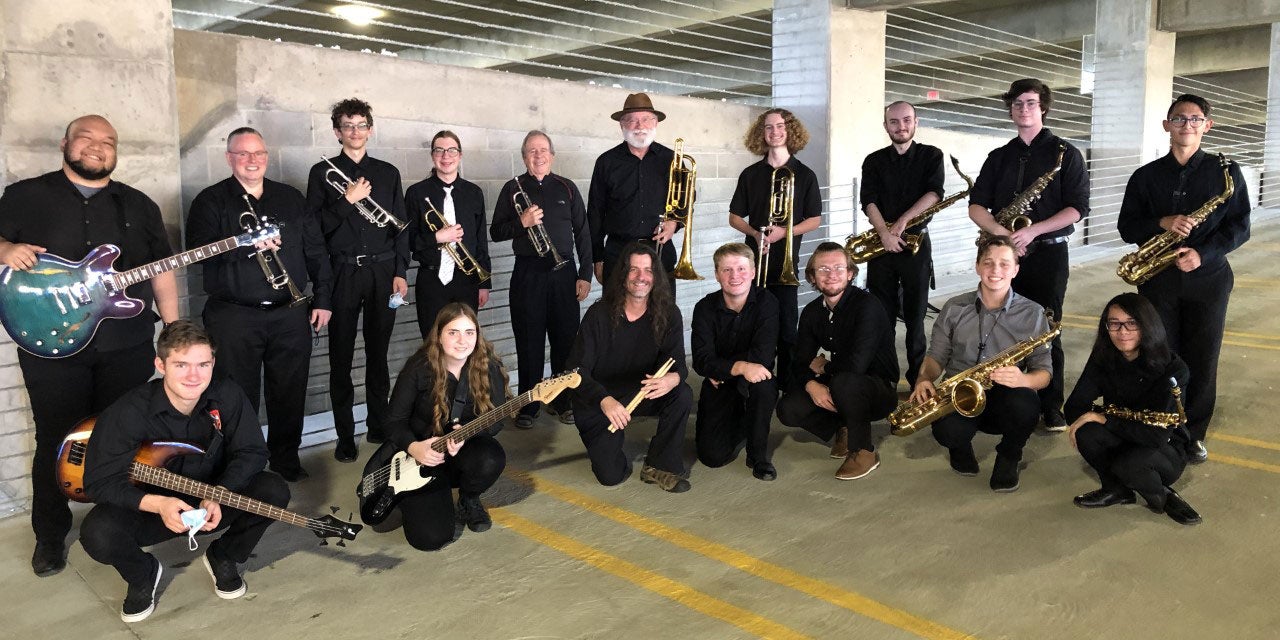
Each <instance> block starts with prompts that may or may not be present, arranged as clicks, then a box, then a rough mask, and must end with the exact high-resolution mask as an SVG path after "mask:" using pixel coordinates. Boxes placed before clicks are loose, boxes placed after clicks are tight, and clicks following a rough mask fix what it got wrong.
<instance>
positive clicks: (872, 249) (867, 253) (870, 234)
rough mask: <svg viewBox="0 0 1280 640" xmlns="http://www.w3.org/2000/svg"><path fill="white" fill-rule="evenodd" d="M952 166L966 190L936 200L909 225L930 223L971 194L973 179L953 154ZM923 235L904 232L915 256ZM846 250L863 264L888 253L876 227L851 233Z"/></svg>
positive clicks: (845, 246) (845, 240)
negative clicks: (961, 168)
mask: <svg viewBox="0 0 1280 640" xmlns="http://www.w3.org/2000/svg"><path fill="white" fill-rule="evenodd" d="M951 166H953V167H955V169H956V173H958V174H960V177H961V178H964V181H965V184H967V185H969V186H968V187H967V188H965V190H964V191H961V192H960V193H957V194H955V195H952V196H948V197H947V198H946V199H945V200H941V201H939V202H936V203H934V205H933V206H931V207H929V208H928V209H925V210H924V211H921V212H920V213H919V214H917V215H916V217H915V218H912V220H911V221H910V222H909V223H907V226H908V227H914V226H916V225H921V224H928V223H929V221H930V220H932V219H933V216H935V215H937V213H938V212H939V211H942V210H943V209H946V208H947V207H949V206H951V205H953V204H955V203H956V202H958V201H960V199H961V198H964V197H965V196H967V195H969V191H971V190H972V189H973V180H970V179H969V176H966V175H965V174H964V172H963V171H961V170H960V161H959V160H956V157H955V156H951ZM923 237H924V234H920V233H907V234H903V236H902V240H903V241H904V242H906V243H907V248H908V249H910V250H911V255H913V256H914V255H915V254H916V253H917V252H919V251H920V241H921V239H922V238H923ZM844 250H845V252H846V253H848V254H849V257H850V258H852V259H853V262H854V264H861V263H863V262H867V261H868V260H873V259H875V258H879V257H880V256H882V255H884V254H886V253H888V251H886V250H885V248H884V241H882V240H881V239H880V234H879V233H878V232H877V231H876V230H875V229H867V230H866V231H863V232H862V233H855V234H850V235H849V237H847V238H845V239H844Z"/></svg>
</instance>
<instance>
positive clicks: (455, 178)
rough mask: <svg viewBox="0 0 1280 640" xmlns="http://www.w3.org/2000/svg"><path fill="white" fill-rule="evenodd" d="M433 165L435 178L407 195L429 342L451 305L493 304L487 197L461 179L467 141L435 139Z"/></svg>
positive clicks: (417, 288)
mask: <svg viewBox="0 0 1280 640" xmlns="http://www.w3.org/2000/svg"><path fill="white" fill-rule="evenodd" d="M431 162H432V163H434V165H435V168H433V169H432V170H431V175H429V176H427V178H426V179H425V180H423V181H421V182H418V183H415V184H414V185H412V186H410V187H409V190H408V191H406V192H405V194H404V200H405V208H406V209H407V210H408V213H409V231H408V233H407V234H406V235H408V236H409V249H410V252H411V253H412V255H413V257H414V259H415V260H417V261H418V280H417V282H415V283H414V294H415V295H416V296H417V302H418V331H419V332H421V333H422V339H423V340H425V339H426V338H427V336H428V335H429V334H430V333H431V328H432V327H433V326H435V323H436V314H438V313H440V309H442V308H444V306H445V305H446V304H449V303H450V302H461V303H463V304H466V305H470V306H471V308H472V309H477V310H478V309H479V308H480V307H483V306H484V305H485V304H487V303H488V302H489V287H490V285H489V282H490V279H489V273H490V263H489V242H488V240H487V239H486V238H485V235H484V228H485V219H484V191H481V190H480V187H479V186H477V185H476V184H475V183H474V182H469V181H467V180H464V179H462V178H461V177H460V176H459V175H458V169H459V167H460V165H461V164H462V141H461V140H459V139H458V136H457V134H455V133H454V132H452V131H440V132H438V133H436V135H435V136H433V137H432V138H431ZM433 229H434V230H433ZM446 246H451V250H450V249H446V248H445V247H446ZM455 256H456V258H455ZM459 259H461V260H462V262H463V264H458V260H459Z"/></svg>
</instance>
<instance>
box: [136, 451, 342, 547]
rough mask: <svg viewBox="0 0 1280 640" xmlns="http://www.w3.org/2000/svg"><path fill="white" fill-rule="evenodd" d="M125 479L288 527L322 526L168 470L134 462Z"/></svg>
mask: <svg viewBox="0 0 1280 640" xmlns="http://www.w3.org/2000/svg"><path fill="white" fill-rule="evenodd" d="M129 479H130V480H134V481H136V482H142V483H145V484H149V485H153V486H157V487H160V488H162V489H169V490H170V491H177V492H178V493H182V494H186V495H189V496H195V497H197V498H200V499H202V500H212V501H213V502H216V503H218V504H220V505H222V506H225V507H231V508H233V509H239V510H241V511H245V512H248V513H252V514H254V515H259V516H263V517H265V518H271V519H272V520H279V521H280V522H284V523H286V524H291V525H294V526H297V527H303V528H305V529H311V530H313V531H315V530H317V529H316V527H317V526H321V527H322V526H323V525H321V523H319V522H317V521H315V520H313V519H311V518H307V517H305V516H300V515H298V514H296V513H294V512H292V511H289V510H286V509H282V508H280V507H277V506H275V505H272V504H267V503H265V502H262V501H260V500H254V499H253V498H247V497H245V496H242V495H240V494H237V493H232V492H231V491H228V490H226V489H224V488H222V487H215V486H213V485H211V484H207V483H204V482H200V481H198V480H192V479H191V478H187V477H184V476H180V475H178V474H176V473H174V472H172V471H169V470H168V469H161V468H160V467H153V466H151V465H146V464H142V463H141V462H134V463H133V466H132V467H130V468H129Z"/></svg>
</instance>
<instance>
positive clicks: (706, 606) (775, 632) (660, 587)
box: [489, 508, 809, 640]
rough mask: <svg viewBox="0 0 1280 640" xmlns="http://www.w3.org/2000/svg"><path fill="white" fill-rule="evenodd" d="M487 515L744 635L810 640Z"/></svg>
mask: <svg viewBox="0 0 1280 640" xmlns="http://www.w3.org/2000/svg"><path fill="white" fill-rule="evenodd" d="M489 513H490V514H491V516H492V517H493V520H494V521H495V522H497V523H498V524H501V525H502V526H504V527H506V528H508V529H511V530H512V531H515V532H516V533H519V534H520V535H522V536H525V537H526V538H530V539H532V540H534V541H535V542H538V543H541V544H544V545H546V546H548V547H551V548H552V549H555V550H556V551H559V552H561V553H563V554H565V555H568V556H570V557H573V558H576V559H578V560H581V561H582V562H585V563H587V564H589V565H591V566H593V567H595V568H597V569H600V570H601V571H604V572H606V573H610V574H613V575H615V576H617V577H619V578H622V579H623V580H626V581H628V582H631V583H632V584H635V585H637V586H640V587H643V588H645V589H648V590H649V591H652V592H654V593H656V594H658V595H660V596H662V597H664V598H670V599H671V600H674V601H676V602H678V603H680V604H682V605H684V606H686V607H689V608H690V609H693V610H694V611H697V612H698V613H701V614H703V615H707V616H710V617H712V618H716V619H717V620H722V621H724V622H727V623H729V624H731V625H733V626H735V627H738V628H739V629H742V630H743V631H746V632H747V633H750V634H753V635H756V636H759V637H761V638H795V639H797V640H800V639H804V638H808V637H809V636H806V635H804V634H803V633H800V632H799V631H796V630H795V629H792V628H790V627H787V626H783V625H781V624H778V623H776V622H774V621H772V620H769V619H768V618H765V617H763V616H760V615H759V614H756V613H752V612H750V611H747V610H746V609H743V608H742V607H737V606H734V605H732V604H729V603H728V602H725V601H724V600H720V599H718V598H714V597H712V596H709V595H707V594H705V593H703V592H701V591H698V590H697V589H694V588H692V587H690V586H688V585H686V584H683V583H680V582H676V581H675V580H672V579H670V578H667V577H665V576H662V575H660V574H657V573H654V572H653V571H649V570H648V569H645V568H643V567H641V566H639V565H636V564H633V563H631V562H627V561H626V560H623V559H622V558H619V557H617V556H614V555H610V554H608V553H605V552H603V551H600V550H599V549H596V548H595V547H591V546H588V545H585V544H583V543H581V542H578V541H577V540H574V539H573V538H570V537H568V536H565V535H563V534H560V533H557V532H555V531H552V530H551V529H548V528H546V527H544V526H542V525H540V524H537V523H535V522H533V521H531V520H527V519H525V518H522V517H520V516H518V515H516V514H514V513H511V512H510V511H508V509H507V508H501V509H493V510H492V511H490V512H489Z"/></svg>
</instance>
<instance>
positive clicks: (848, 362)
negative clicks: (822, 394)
mask: <svg viewBox="0 0 1280 640" xmlns="http://www.w3.org/2000/svg"><path fill="white" fill-rule="evenodd" d="M819 348H822V349H826V351H827V353H830V354H831V356H830V357H829V358H827V360H828V362H827V368H826V372H825V373H824V374H823V375H821V376H818V375H815V374H814V373H813V370H812V369H810V368H809V364H810V363H812V362H813V359H814V358H815V357H817V355H818V349H819ZM793 366H794V367H795V369H794V373H793V375H794V376H795V377H794V380H795V381H796V386H797V388H803V387H804V385H805V384H807V383H808V382H809V381H810V380H817V381H818V382H821V383H823V384H827V381H828V380H830V379H831V376H833V375H835V374H837V373H860V374H866V375H869V376H873V377H876V378H880V379H881V380H884V381H885V382H886V383H888V384H891V385H896V384H897V383H898V356H897V354H896V353H894V350H893V327H892V326H890V325H889V316H888V314H887V313H885V311H884V307H883V306H881V304H880V301H879V300H877V299H876V297H875V296H873V295H871V294H870V293H867V292H866V291H863V290H862V289H859V288H857V287H855V286H852V285H850V286H849V288H848V289H845V291H844V295H843V296H841V297H840V302H838V303H836V308H835V309H833V310H828V309H827V305H826V302H825V299H824V298H823V297H821V296H819V297H817V298H814V299H813V300H812V301H810V302H809V304H807V305H805V306H804V310H803V311H801V312H800V330H799V333H798V334H797V335H796V349H795V360H794V365H793Z"/></svg>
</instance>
